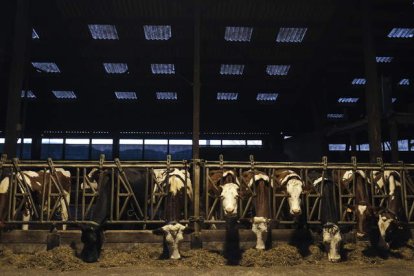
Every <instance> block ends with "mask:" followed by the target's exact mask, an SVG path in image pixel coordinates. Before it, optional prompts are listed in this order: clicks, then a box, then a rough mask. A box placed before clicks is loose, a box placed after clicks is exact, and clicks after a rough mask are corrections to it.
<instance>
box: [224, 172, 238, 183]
mask: <svg viewBox="0 0 414 276" xmlns="http://www.w3.org/2000/svg"><path fill="white" fill-rule="evenodd" d="M229 174H231V175H232V176H234V178H235V179H236V184H237V185H239V186H240V182H239V179H238V178H237V177H236V173H235V172H234V171H231V170H229V171H225V172H224V173H223V178H224V177H226V176H227V175H229Z"/></svg>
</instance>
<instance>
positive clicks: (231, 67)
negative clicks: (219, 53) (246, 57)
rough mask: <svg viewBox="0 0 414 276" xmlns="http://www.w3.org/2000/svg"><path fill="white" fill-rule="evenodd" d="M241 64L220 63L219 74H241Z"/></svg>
mask: <svg viewBox="0 0 414 276" xmlns="http://www.w3.org/2000/svg"><path fill="white" fill-rule="evenodd" d="M243 71H244V65H243V64H222V65H221V66H220V75H243Z"/></svg>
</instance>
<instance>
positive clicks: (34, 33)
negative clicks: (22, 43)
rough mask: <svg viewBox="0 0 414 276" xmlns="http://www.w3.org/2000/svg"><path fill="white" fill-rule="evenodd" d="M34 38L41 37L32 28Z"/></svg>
mask: <svg viewBox="0 0 414 276" xmlns="http://www.w3.org/2000/svg"><path fill="white" fill-rule="evenodd" d="M32 39H39V35H38V34H37V32H36V30H35V29H34V28H32Z"/></svg>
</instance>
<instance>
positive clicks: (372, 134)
mask: <svg viewBox="0 0 414 276" xmlns="http://www.w3.org/2000/svg"><path fill="white" fill-rule="evenodd" d="M361 10H362V13H361V15H362V28H363V32H362V38H363V39H362V40H363V48H364V64H365V78H366V79H367V84H366V85H365V98H366V113H367V115H366V116H367V119H368V140H369V158H370V161H371V162H375V161H376V159H377V158H378V157H382V151H381V110H380V109H381V105H380V99H381V97H380V89H379V85H378V75H377V64H376V59H375V49H374V37H373V30H372V28H371V13H372V11H371V0H363V1H362V9H361Z"/></svg>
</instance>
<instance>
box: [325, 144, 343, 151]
mask: <svg viewBox="0 0 414 276" xmlns="http://www.w3.org/2000/svg"><path fill="white" fill-rule="evenodd" d="M345 150H346V144H329V151H345Z"/></svg>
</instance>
